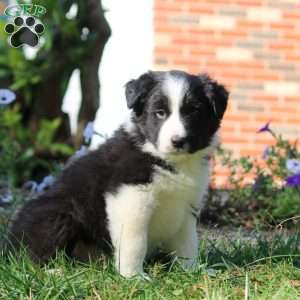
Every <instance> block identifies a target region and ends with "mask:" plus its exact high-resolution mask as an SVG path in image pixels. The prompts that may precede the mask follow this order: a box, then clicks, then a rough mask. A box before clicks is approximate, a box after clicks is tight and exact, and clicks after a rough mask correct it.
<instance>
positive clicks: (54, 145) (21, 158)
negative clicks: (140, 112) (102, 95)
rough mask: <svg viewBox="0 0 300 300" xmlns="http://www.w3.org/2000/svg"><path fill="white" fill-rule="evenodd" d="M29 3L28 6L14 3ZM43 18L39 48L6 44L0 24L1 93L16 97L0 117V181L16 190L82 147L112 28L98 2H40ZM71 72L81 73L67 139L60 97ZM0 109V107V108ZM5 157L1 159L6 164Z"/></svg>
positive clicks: (3, 22)
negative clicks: (79, 98) (28, 50)
mask: <svg viewBox="0 0 300 300" xmlns="http://www.w3.org/2000/svg"><path fill="white" fill-rule="evenodd" d="M18 3H19V4H22V3H33V4H36V3H35V2H32V1H26V2H24V1H18ZM40 4H42V5H43V6H44V7H45V8H46V9H47V13H46V14H45V15H44V16H41V18H40V21H41V22H42V23H43V24H44V25H45V31H44V34H43V35H42V37H41V43H40V44H41V46H40V47H39V48H36V49H31V52H35V53H34V55H30V56H28V54H27V53H26V51H24V47H19V48H13V47H11V46H10V45H9V44H8V35H7V34H6V32H5V31H4V27H5V25H6V24H7V23H8V22H12V21H13V18H5V17H4V16H2V18H1V19H0V88H2V89H10V90H12V91H14V92H15V93H16V96H17V100H16V102H15V103H14V104H11V105H10V106H9V107H6V108H5V110H4V109H2V112H0V151H1V159H0V178H1V177H2V178H3V177H4V178H9V181H10V183H12V184H13V185H19V184H21V183H22V182H24V181H26V180H29V179H37V178H40V177H42V176H43V175H46V174H48V173H49V172H51V170H52V169H53V166H54V165H55V164H56V163H57V162H61V161H64V160H65V159H66V158H67V157H68V156H69V155H70V154H71V153H72V152H73V150H72V147H73V146H75V145H76V146H78V145H79V144H81V142H82V131H83V128H84V127H85V125H86V124H87V123H88V122H89V121H93V120H94V118H95V115H96V111H97V109H98V107H99V103H100V99H99V89H100V84H99V78H98V69H99V64H100V61H101V57H102V52H103V49H104V46H105V44H106V42H107V40H108V38H109V36H110V27H109V25H108V23H107V21H106V19H105V17H104V11H103V9H102V5H101V1H99V0H58V1H52V0H43V1H42V2H41V3H40ZM75 69H79V70H80V79H81V89H82V95H83V96H82V102H81V107H80V110H79V115H78V126H77V132H76V133H75V134H73V136H72V135H71V130H70V121H69V116H68V115H67V114H66V113H64V112H63V111H62V102H63V98H64V95H65V92H66V89H67V86H68V83H69V80H70V77H71V75H72V73H73V71H74V70H75ZM0 109H1V107H0ZM4 157H5V159H4Z"/></svg>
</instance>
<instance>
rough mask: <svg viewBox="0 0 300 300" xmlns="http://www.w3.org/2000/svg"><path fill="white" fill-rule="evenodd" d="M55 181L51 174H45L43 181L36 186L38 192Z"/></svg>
mask: <svg viewBox="0 0 300 300" xmlns="http://www.w3.org/2000/svg"><path fill="white" fill-rule="evenodd" d="M54 181H55V177H54V176H52V175H48V176H46V177H45V178H44V179H43V181H42V182H41V183H40V184H39V185H38V186H37V187H36V191H37V192H38V193H41V192H43V191H44V190H45V189H46V188H48V187H50V186H51V185H52V184H53V183H54Z"/></svg>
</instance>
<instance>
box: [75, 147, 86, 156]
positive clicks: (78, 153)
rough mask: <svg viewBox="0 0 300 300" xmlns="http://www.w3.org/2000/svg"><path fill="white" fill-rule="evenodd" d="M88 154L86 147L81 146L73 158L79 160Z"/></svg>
mask: <svg viewBox="0 0 300 300" xmlns="http://www.w3.org/2000/svg"><path fill="white" fill-rule="evenodd" d="M88 152H89V150H88V148H87V147H86V146H81V148H80V149H79V150H77V151H76V152H75V154H74V155H73V158H79V157H81V156H84V155H86V154H88Z"/></svg>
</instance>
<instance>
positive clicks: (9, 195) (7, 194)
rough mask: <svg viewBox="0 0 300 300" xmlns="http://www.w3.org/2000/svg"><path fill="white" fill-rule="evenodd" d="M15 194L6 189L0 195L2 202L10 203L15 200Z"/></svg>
mask: <svg viewBox="0 0 300 300" xmlns="http://www.w3.org/2000/svg"><path fill="white" fill-rule="evenodd" d="M13 198H14V197H13V194H12V192H11V191H6V192H5V193H4V194H3V195H0V203H1V202H2V203H5V204H6V203H10V202H12V200H13Z"/></svg>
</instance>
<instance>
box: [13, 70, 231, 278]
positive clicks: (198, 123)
mask: <svg viewBox="0 0 300 300" xmlns="http://www.w3.org/2000/svg"><path fill="white" fill-rule="evenodd" d="M227 98H228V93H227V91H226V90H225V88H224V87H223V86H222V85H219V84H218V83H216V82H215V81H213V80H211V79H210V78H209V77H208V76H206V75H199V76H195V75H190V74H187V73H185V72H181V71H169V72H148V73H146V74H143V75H142V76H140V77H139V78H138V79H136V80H132V81H130V82H128V83H127V85H126V99H127V105H128V107H129V108H130V109H132V116H131V120H130V122H128V123H126V124H124V125H123V126H121V128H120V129H119V130H117V131H116V132H115V134H114V136H113V137H112V138H110V139H109V140H108V141H107V142H106V143H105V144H103V145H101V146H100V147H99V149H98V150H96V151H92V152H91V153H89V154H88V155H86V156H84V157H81V158H79V159H78V160H77V161H75V162H72V163H71V164H70V165H69V166H67V167H66V168H65V170H64V171H63V173H62V174H61V176H60V177H59V179H58V180H57V181H56V183H55V184H54V185H53V186H52V187H51V188H50V190H48V191H46V192H45V193H44V194H42V195H41V196H39V197H38V198H37V199H34V200H31V201H29V202H28V203H27V204H25V206H24V207H23V208H22V209H21V211H20V212H19V213H18V214H17V216H16V218H15V220H14V221H13V223H12V225H11V227H10V232H9V237H10V240H11V242H12V243H13V244H14V246H15V247H16V246H17V245H19V242H20V241H22V243H23V244H24V245H25V246H26V247H27V249H28V250H29V253H30V254H31V256H32V258H33V259H35V260H37V261H41V262H46V261H47V260H49V258H51V257H54V256H55V254H56V251H57V250H61V249H64V250H65V251H66V253H67V254H68V255H70V256H77V254H78V252H79V250H78V249H79V248H80V251H81V252H87V253H88V251H90V250H91V249H92V248H94V247H95V246H97V247H99V248H100V249H103V250H110V249H111V248H112V249H113V251H114V255H115V263H116V268H117V269H118V271H119V272H120V273H121V274H122V275H123V276H125V277H130V276H133V275H136V274H139V273H142V272H143V262H144V260H145V258H146V257H147V256H149V255H151V254H152V253H154V252H155V251H156V250H157V249H159V248H160V249H162V250H164V251H167V252H172V253H175V254H176V256H177V257H178V258H179V259H180V261H181V262H182V264H183V265H184V266H185V267H191V266H193V264H194V263H195V259H196V257H197V252H198V238H197V232H196V223H197V219H196V215H197V214H198V212H199V210H200V209H201V206H202V202H203V200H202V199H203V195H204V193H206V191H207V187H208V184H209V174H210V171H209V160H208V156H209V155H210V154H211V153H212V151H213V150H214V148H215V147H216V145H217V144H218V133H217V132H218V128H219V126H220V123H221V120H222V117H223V114H224V112H225V109H226V106H227ZM110 245H112V247H110ZM78 256H82V253H81V254H80V255H78Z"/></svg>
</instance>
